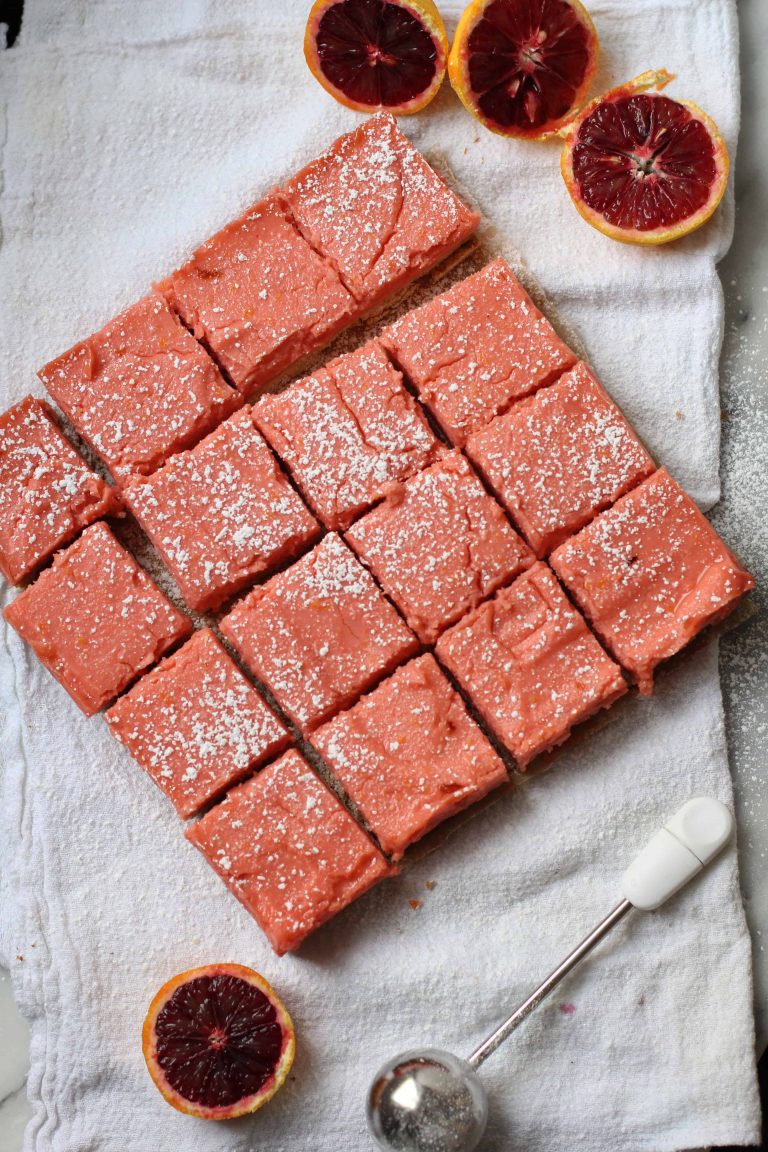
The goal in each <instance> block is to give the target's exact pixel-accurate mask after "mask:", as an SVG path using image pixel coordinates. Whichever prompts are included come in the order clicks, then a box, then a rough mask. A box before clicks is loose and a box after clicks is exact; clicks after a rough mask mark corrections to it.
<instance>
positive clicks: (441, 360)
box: [381, 260, 576, 445]
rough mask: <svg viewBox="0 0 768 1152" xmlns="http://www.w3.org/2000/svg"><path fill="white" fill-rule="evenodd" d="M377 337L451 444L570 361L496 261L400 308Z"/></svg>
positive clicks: (570, 354) (547, 381)
mask: <svg viewBox="0 0 768 1152" xmlns="http://www.w3.org/2000/svg"><path fill="white" fill-rule="evenodd" d="M381 340H382V342H383V344H384V345H385V347H387V348H388V349H389V351H390V352H391V353H392V355H393V356H394V358H395V360H396V361H397V363H398V364H399V366H400V367H401V368H402V369H403V371H404V372H405V374H406V376H408V378H409V379H410V380H411V381H412V382H413V384H414V385H415V386H416V388H417V389H418V391H419V396H420V397H421V399H422V400H423V401H424V403H425V404H426V405H427V407H428V408H429V409H430V410H431V412H432V413H433V415H434V417H435V419H436V420H437V422H438V423H439V424H440V427H441V428H442V429H443V431H444V432H445V434H446V436H448V438H449V439H450V440H451V442H452V443H453V444H457V445H462V444H464V442H465V440H466V438H467V436H468V435H469V434H470V433H471V432H474V431H475V429H477V428H480V427H482V425H483V424H487V422H488V421H489V420H490V419H491V418H492V417H493V416H496V415H498V413H500V412H503V411H504V410H505V409H506V408H508V407H509V405H510V404H511V403H512V401H513V400H517V399H518V398H519V397H521V396H527V395H528V393H530V392H534V391H535V390H536V389H537V388H540V387H541V385H542V384H550V383H551V382H552V381H553V380H555V379H556V378H557V377H558V376H559V375H560V373H561V372H563V371H565V369H566V368H570V367H571V366H572V365H573V364H574V363H575V361H576V357H575V356H574V354H573V352H571V350H570V348H568V346H567V345H566V344H564V343H563V341H562V340H561V339H560V337H559V336H558V335H557V333H556V332H555V330H554V328H553V327H552V325H551V324H550V323H549V321H548V320H547V319H546V318H545V317H544V316H542V314H541V312H540V311H539V309H538V308H537V307H536V305H535V304H534V303H533V301H532V300H531V298H530V296H529V295H528V293H527V292H526V291H525V289H524V288H523V287H522V285H521V284H520V283H519V282H518V281H517V279H516V278H515V276H514V275H513V274H512V272H511V271H510V269H509V267H508V265H507V264H506V263H505V262H504V261H503V260H494V261H493V262H492V263H490V264H487V265H486V266H485V268H482V269H481V270H480V271H479V272H476V273H475V274H474V275H473V276H468V277H467V278H466V280H461V281H460V282H459V283H458V284H455V285H454V287H453V288H449V289H448V291H447V292H444V293H443V294H442V295H441V296H436V297H435V298H434V299H433V300H429V301H428V302H427V303H426V304H423V305H422V306H421V307H420V308H415V309H414V310H413V311H412V312H407V313H406V315H405V316H403V317H401V319H400V320H397V321H396V322H395V323H394V324H392V325H390V327H389V328H385V329H384V332H383V333H382V335H381Z"/></svg>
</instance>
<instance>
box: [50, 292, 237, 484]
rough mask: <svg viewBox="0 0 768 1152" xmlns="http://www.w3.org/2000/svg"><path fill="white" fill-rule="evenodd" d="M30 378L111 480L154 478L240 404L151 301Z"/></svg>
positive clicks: (158, 302) (156, 300) (161, 305)
mask: <svg viewBox="0 0 768 1152" xmlns="http://www.w3.org/2000/svg"><path fill="white" fill-rule="evenodd" d="M38 375H39V376H40V379H41V380H42V381H43V383H44V384H45V386H46V388H47V389H48V391H49V392H50V394H51V396H53V398H54V400H55V401H56V403H57V404H58V405H59V407H60V408H61V409H62V410H63V411H64V412H65V413H66V414H67V416H68V417H69V419H70V420H71V421H72V423H73V424H74V426H75V428H76V429H77V431H78V432H79V433H80V435H81V436H82V437H83V439H84V440H85V441H86V442H87V443H88V444H90V446H91V448H93V450H94V452H95V453H96V454H97V455H98V456H99V457H100V459H101V460H103V461H104V463H105V464H106V466H107V468H109V470H110V472H111V473H112V475H113V476H114V477H115V479H116V480H118V481H122V480H124V479H126V478H127V477H128V476H130V475H131V474H133V473H139V474H141V475H147V474H148V473H150V472H154V470H155V469H156V468H158V467H159V466H160V465H161V464H163V463H165V461H166V460H167V459H168V457H169V456H170V455H171V454H172V453H173V452H178V451H179V449H181V448H186V447H188V446H189V445H190V444H194V443H195V442H196V441H197V440H199V439H200V437H201V436H204V435H205V434H206V432H208V431H210V429H211V428H213V427H215V426H216V424H218V423H219V421H220V420H223V419H224V417H225V416H227V415H229V413H230V412H232V411H233V410H234V409H235V408H236V407H237V406H238V405H239V404H240V403H241V398H240V397H239V395H238V393H237V392H235V391H234V389H232V388H230V387H229V385H228V384H226V383H225V381H224V379H223V378H222V375H221V373H220V372H219V370H218V368H217V367H216V365H215V364H214V362H213V360H211V358H210V356H209V355H208V354H207V352H206V351H205V350H204V349H203V348H201V347H200V345H199V344H198V342H197V341H196V340H195V339H194V337H193V336H190V334H189V332H187V330H186V329H185V328H184V327H183V326H182V325H181V324H180V323H179V321H178V319H177V318H176V316H174V314H173V312H171V310H170V308H169V307H168V305H167V304H166V302H165V300H163V298H162V296H159V295H157V294H154V295H151V296H146V297H144V299H142V300H139V302H138V303H137V304H134V305H133V307H131V308H128V309H127V310H126V311H125V312H122V313H121V314H120V315H119V316H118V317H117V318H116V319H115V320H112V321H111V322H110V323H109V324H107V325H106V327H105V328H102V329H101V331H100V332H96V333H95V334H94V335H93V336H89V337H88V339H87V340H82V341H80V343H79V344H75V346H74V348H70V350H69V351H68V352H65V353H64V354H63V355H62V356H59V357H58V359H56V360H52V361H51V363H50V364H46V366H45V368H42V369H41V370H40V372H39V373H38Z"/></svg>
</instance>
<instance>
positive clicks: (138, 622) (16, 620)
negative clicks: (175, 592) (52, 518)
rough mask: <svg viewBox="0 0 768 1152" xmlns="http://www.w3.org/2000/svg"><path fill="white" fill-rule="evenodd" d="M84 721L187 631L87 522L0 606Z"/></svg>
mask: <svg viewBox="0 0 768 1152" xmlns="http://www.w3.org/2000/svg"><path fill="white" fill-rule="evenodd" d="M4 615H5V618H6V620H7V621H8V623H9V624H10V625H11V627H13V628H15V629H16V631H17V632H18V634H19V635H20V636H21V638H22V639H23V640H26V641H27V643H28V644H30V645H31V646H32V648H33V649H34V651H35V652H36V654H37V656H38V657H39V658H40V660H41V661H42V662H43V664H44V665H45V666H46V668H47V669H48V671H49V672H51V673H52V675H53V676H55V677H56V679H57V680H58V681H59V683H60V684H61V685H62V686H63V687H64V688H65V689H66V691H67V692H68V693H69V695H70V696H71V697H72V699H73V700H74V701H75V703H76V704H77V705H78V707H79V708H81V709H82V711H83V712H84V713H85V714H86V716H91V715H93V713H94V712H98V711H99V709H100V708H103V707H104V706H105V705H106V704H109V703H110V702H111V701H112V700H114V698H115V697H116V696H117V695H118V694H119V693H120V692H122V691H123V689H125V688H127V687H128V685H129V684H131V683H132V681H133V680H135V679H136V677H137V676H138V675H139V674H140V673H141V672H143V671H144V669H146V668H149V667H151V666H152V665H153V664H154V663H155V662H156V661H157V660H159V659H160V657H161V656H162V655H163V654H164V653H165V652H167V651H168V649H169V648H171V647H172V646H173V645H174V644H176V643H177V642H178V641H180V640H183V639H184V638H185V637H186V636H188V635H189V633H190V632H191V631H192V621H191V620H189V619H188V618H187V617H186V616H184V615H183V614H182V613H181V612H178V611H177V610H176V609H175V608H174V607H173V605H172V604H170V603H169V602H168V601H167V600H166V598H165V596H164V595H163V593H162V592H161V591H160V589H159V588H158V587H157V586H156V585H155V584H154V583H153V582H152V580H150V578H149V576H148V575H147V573H146V572H145V571H144V570H143V569H142V568H140V567H139V565H138V564H137V563H136V561H135V560H134V559H133V558H132V557H131V556H129V554H128V553H127V552H126V551H125V549H124V548H122V547H121V546H120V544H118V542H117V540H116V539H115V537H114V536H113V535H112V533H111V532H110V530H109V528H107V526H106V525H105V524H92V525H91V527H90V528H86V530H85V532H83V534H82V536H81V537H80V538H79V539H78V540H76V541H75V543H74V544H70V546H69V548H67V549H66V551H63V552H58V553H57V554H56V556H55V557H54V559H53V564H52V565H51V567H50V568H46V570H45V571H44V572H43V573H42V574H41V575H40V576H39V577H38V579H37V580H36V582H35V583H34V584H32V585H31V586H30V587H29V588H27V589H26V590H25V591H24V592H22V593H21V595H20V596H18V597H17V598H16V599H15V600H14V601H13V603H12V604H10V605H9V606H8V607H7V608H6V609H5V613H4Z"/></svg>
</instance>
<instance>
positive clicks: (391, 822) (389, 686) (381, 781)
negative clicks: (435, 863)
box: [312, 654, 507, 859]
mask: <svg viewBox="0 0 768 1152" xmlns="http://www.w3.org/2000/svg"><path fill="white" fill-rule="evenodd" d="M312 739H313V742H314V743H315V744H316V746H317V747H318V748H319V749H320V751H321V752H322V754H323V756H324V758H325V760H326V763H327V764H328V766H329V768H330V769H331V771H332V772H333V774H334V775H335V776H336V777H337V779H338V780H340V781H341V784H342V785H343V787H344V788H345V790H346V793H347V795H348V796H349V797H350V798H351V799H352V800H353V801H354V803H355V804H356V805H357V807H358V808H359V809H360V812H361V813H362V815H363V816H364V817H365V819H366V820H367V822H368V825H369V827H370V828H371V829H372V830H373V832H374V833H375V834H376V836H377V837H378V840H379V843H380V844H381V846H382V848H383V849H384V851H385V852H390V853H391V854H392V855H393V857H394V858H395V859H399V858H400V857H401V856H402V854H403V852H404V851H405V849H406V848H407V847H408V845H409V844H412V843H413V842H414V841H415V840H418V839H420V837H422V836H423V835H424V834H425V833H426V832H428V831H429V830H430V828H434V827H435V826H436V825H437V824H439V823H440V822H441V821H443V820H446V819H447V818H448V817H449V816H453V815H454V813H456V812H459V811H461V809H462V808H466V807H467V806H468V805H469V804H472V803H473V802H474V801H475V800H479V799H480V798H481V797H482V796H484V795H485V794H486V793H487V792H490V791H491V789H492V788H496V787H497V786H498V785H499V784H503V783H504V782H505V781H506V780H507V772H506V769H505V767H504V764H503V763H502V761H501V759H500V757H499V756H498V755H497V753H496V752H495V751H494V750H493V748H492V747H491V745H490V744H489V742H488V740H487V739H486V737H485V736H484V735H483V733H482V732H481V731H480V729H479V728H478V726H477V725H476V724H475V722H474V721H473V720H471V719H470V717H469V715H468V713H467V710H466V708H465V706H464V703H463V701H462V700H461V697H460V696H459V695H458V693H457V692H456V691H455V690H454V689H453V688H452V687H451V685H450V684H449V682H448V680H447V679H446V677H445V674H444V673H443V672H442V671H441V670H440V668H439V667H438V665H437V662H436V661H435V658H434V656H431V655H429V654H427V655H425V656H420V657H419V658H418V659H417V660H412V661H411V662H410V663H409V664H406V665H405V666H404V667H402V668H398V670H397V672H395V674H394V675H393V676H392V677H390V679H389V680H386V681H385V682H384V683H383V684H380V685H379V687H378V688H377V689H376V690H375V691H374V692H371V694H370V695H369V696H364V697H363V699H362V700H360V701H358V703H357V704H355V706H354V707H353V708H350V710H349V711H348V712H342V713H341V715H339V716H337V717H336V718H335V719H334V720H331V721H330V723H328V724H324V725H323V727H322V728H319V729H318V731H317V732H316V733H315V734H314V736H313V737H312Z"/></svg>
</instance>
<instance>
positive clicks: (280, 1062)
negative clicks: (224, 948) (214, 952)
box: [142, 964, 295, 1120]
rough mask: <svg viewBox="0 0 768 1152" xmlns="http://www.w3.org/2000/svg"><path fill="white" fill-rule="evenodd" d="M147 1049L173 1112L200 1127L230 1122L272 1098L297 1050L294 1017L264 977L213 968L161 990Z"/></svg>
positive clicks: (237, 968)
mask: <svg viewBox="0 0 768 1152" xmlns="http://www.w3.org/2000/svg"><path fill="white" fill-rule="evenodd" d="M142 1047H143V1050H144V1059H145V1060H146V1062H147V1068H148V1069H149V1073H150V1076H151V1077H152V1079H153V1080H154V1082H155V1084H156V1086H157V1088H158V1089H159V1090H160V1092H161V1093H162V1095H163V1096H164V1097H165V1099H166V1100H167V1101H168V1103H169V1104H171V1105H172V1106H173V1107H174V1108H176V1109H178V1111H179V1112H186V1113H188V1114H189V1115H191V1116H198V1117H201V1118H202V1119H206V1120H231V1119H233V1118H234V1117H236V1116H243V1115H245V1114H246V1113H249V1112H255V1111H256V1110H257V1109H258V1108H261V1106H262V1105H263V1104H266V1102H267V1100H269V1099H270V1098H271V1097H272V1096H274V1094H275V1092H277V1090H278V1088H280V1087H281V1085H282V1084H283V1083H284V1081H285V1078H286V1076H287V1075H288V1072H289V1071H290V1068H291V1064H292V1063H293V1056H294V1049H295V1043H294V1032H293V1025H292V1023H291V1018H290V1016H289V1015H288V1013H287V1012H286V1010H285V1008H284V1006H283V1004H282V1003H281V1001H280V999H279V998H278V996H277V995H276V994H275V992H274V991H273V989H272V988H271V987H270V985H269V984H268V983H267V981H266V980H264V978H263V977H262V976H260V975H259V974H258V972H254V971H253V970H252V969H250V968H244V967H242V966H241V965H240V964H211V965H208V966H207V967H204V968H193V969H191V970H190V971H189V972H182V973H181V974H180V975H178V976H174V977H173V979H172V980H169V981H168V983H167V984H164V985H163V987H162V988H161V989H160V991H159V992H158V993H157V995H156V996H155V998H154V1000H153V1001H152V1003H151V1004H150V1006H149V1011H148V1013H147V1017H146V1020H145V1021H144V1029H143V1032H142Z"/></svg>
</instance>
